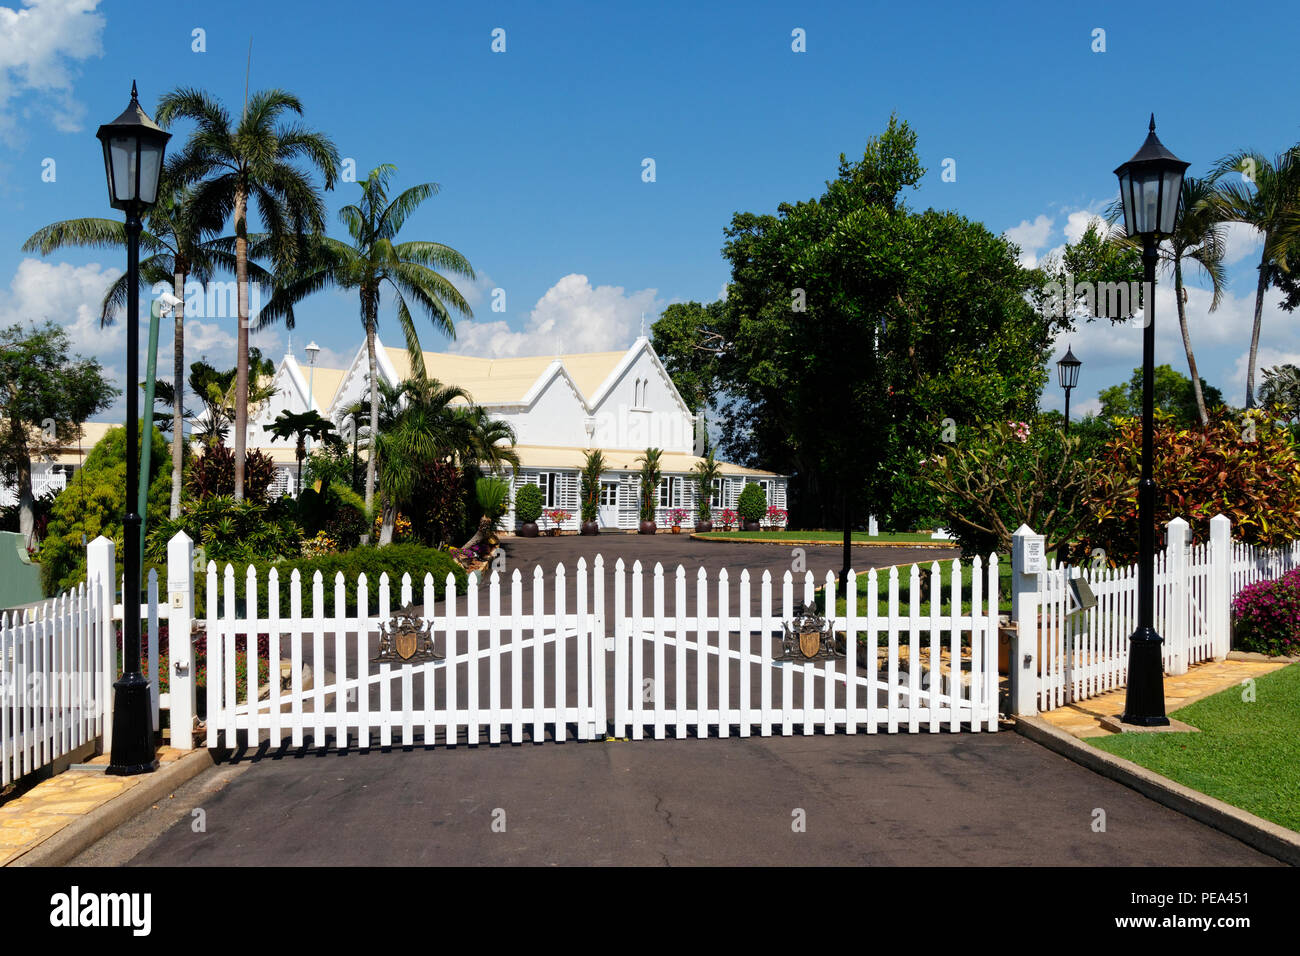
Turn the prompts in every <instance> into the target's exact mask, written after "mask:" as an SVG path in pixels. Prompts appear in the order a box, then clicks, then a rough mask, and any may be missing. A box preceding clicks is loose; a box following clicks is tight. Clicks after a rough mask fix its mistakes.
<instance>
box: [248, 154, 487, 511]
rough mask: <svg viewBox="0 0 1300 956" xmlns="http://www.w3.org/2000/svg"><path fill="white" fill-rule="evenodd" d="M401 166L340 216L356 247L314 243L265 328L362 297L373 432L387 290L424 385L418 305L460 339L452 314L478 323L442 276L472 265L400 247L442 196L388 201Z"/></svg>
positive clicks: (426, 193)
mask: <svg viewBox="0 0 1300 956" xmlns="http://www.w3.org/2000/svg"><path fill="white" fill-rule="evenodd" d="M396 169H397V167H395V166H392V165H390V164H384V165H381V166H377V167H375V168H374V169H372V170H371V171H370V175H369V176H368V177H367V178H366V180H365V181H364V182H362V183H359V184H358V185H359V186H360V187H361V198H360V201H359V202H358V203H356V204H349V205H347V206H344V207H343V208H342V209H341V210H339V219H340V220H341V221H342V222H343V224H344V225H345V226H346V227H347V230H348V236H349V238H350V239H351V242H350V243H349V242H342V241H340V240H338V239H332V238H330V237H328V236H320V237H318V238H316V239H315V240H313V241H312V243H311V255H310V257H308V258H305V259H304V260H303V261H302V262H301V263H300V265H299V267H298V268H297V270H296V271H294V272H293V273H291V274H290V275H289V276H288V277H287V278H286V279H285V281H284V282H283V283H281V285H280V287H279V288H277V289H276V290H275V294H274V295H273V296H272V298H271V301H270V302H269V303H268V304H267V306H266V308H265V309H263V310H262V323H263V324H264V325H265V324H267V323H270V322H274V321H278V320H279V319H284V320H285V322H286V324H287V325H288V326H289V327H292V325H293V307H294V305H295V304H296V303H298V302H301V301H302V300H303V299H305V298H306V297H307V296H309V295H311V294H312V293H313V292H317V291H319V290H321V289H325V288H330V287H333V288H336V289H343V290H355V291H356V292H357V293H358V294H359V295H360V298H361V324H362V326H363V328H364V329H365V333H366V353H367V358H368V361H369V366H370V431H371V434H377V433H378V432H379V386H378V382H379V371H378V361H377V358H376V354H375V337H376V335H377V334H378V330H379V300H380V294H381V292H382V291H383V289H384V287H385V286H387V287H388V288H389V289H391V291H392V293H393V296H394V299H395V301H396V303H397V320H398V323H399V324H400V325H401V327H402V334H403V335H404V336H405V338H406V348H407V352H408V353H409V354H410V357H411V367H412V368H413V369H414V371H415V377H416V378H417V379H423V378H424V375H425V370H424V352H423V349H422V348H421V346H420V337H419V335H418V333H417V331H416V328H415V320H414V319H413V318H412V316H411V303H414V304H415V305H416V306H417V307H419V309H420V310H421V311H423V312H425V313H427V314H428V316H429V319H430V320H431V321H432V322H433V324H434V327H435V328H437V329H438V330H439V331H442V332H444V333H446V335H447V336H448V338H455V335H456V326H455V324H454V322H453V321H452V312H453V311H455V312H456V313H458V314H460V315H463V316H465V317H466V318H473V315H474V312H473V310H472V309H471V308H470V306H469V303H468V302H466V301H465V298H464V296H462V295H461V294H460V291H459V290H457V288H456V286H455V285H453V284H452V283H451V281H450V280H449V279H448V278H447V277H446V276H444V275H443V274H442V272H439V271H438V270H439V269H441V270H445V271H447V272H450V273H452V274H454V275H458V276H462V277H464V278H467V279H473V278H474V269H473V267H472V266H470V264H469V260H468V259H466V258H465V257H464V256H463V255H461V254H460V253H459V252H457V251H456V250H455V249H453V248H451V247H450V246H446V245H443V244H442V243H440V242H426V241H419V240H413V241H409V242H398V241H397V235H398V233H400V232H401V230H402V226H403V225H405V224H406V220H407V218H408V217H409V216H410V215H411V214H412V213H413V212H415V210H416V209H418V208H419V206H420V204H421V203H423V202H424V201H425V200H426V199H428V198H429V197H431V196H434V195H436V194H437V192H438V189H439V186H438V184H437V183H423V184H421V185H419V186H412V187H410V188H409V189H406V190H404V191H403V192H401V193H400V194H398V196H397V197H396V198H394V199H393V200H391V201H390V200H389V198H388V182H389V179H390V178H391V177H392V174H393V173H394V172H396ZM377 464H378V462H377V461H376V456H374V455H371V456H369V457H368V458H367V460H366V507H367V508H371V507H372V506H373V502H374V495H375V468H376V465H377Z"/></svg>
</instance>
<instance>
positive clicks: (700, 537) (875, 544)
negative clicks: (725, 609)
mask: <svg viewBox="0 0 1300 956" xmlns="http://www.w3.org/2000/svg"><path fill="white" fill-rule="evenodd" d="M690 539H691V540H692V541H703V542H705V543H706V544H771V545H781V546H789V545H792V544H793V545H800V546H802V545H810V544H811V545H825V546H827V547H831V548H840V547H843V546H844V545H843V542H842V541H834V540H830V541H825V540H821V539H819V538H779V539H776V538H709V537H706V536H705V535H704V534H699V533H696V532H694V531H692V532H691V533H690ZM849 544H850V546H852V547H854V548H922V549H925V548H934V549H936V550H943V551H955V550H957V545H956V544H955V543H954V542H952V541H850V542H849Z"/></svg>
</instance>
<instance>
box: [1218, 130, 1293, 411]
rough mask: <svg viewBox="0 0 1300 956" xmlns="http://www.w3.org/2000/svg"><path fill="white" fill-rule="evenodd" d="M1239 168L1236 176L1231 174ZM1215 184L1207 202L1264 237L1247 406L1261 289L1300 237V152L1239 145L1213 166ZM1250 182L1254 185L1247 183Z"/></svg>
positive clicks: (1283, 264)
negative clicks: (1272, 152)
mask: <svg viewBox="0 0 1300 956" xmlns="http://www.w3.org/2000/svg"><path fill="white" fill-rule="evenodd" d="M1230 173H1239V174H1240V179H1239V180H1238V179H1235V178H1234V177H1231V176H1229V174H1230ZM1211 181H1212V182H1213V183H1214V186H1215V190H1214V196H1213V198H1212V200H1211V202H1212V203H1213V204H1214V206H1215V211H1216V215H1217V216H1218V217H1219V218H1220V219H1221V220H1223V221H1225V222H1242V223H1246V224H1247V225H1251V226H1254V227H1255V228H1256V229H1258V230H1259V232H1260V233H1261V234H1262V236H1263V239H1264V246H1263V249H1262V250H1261V251H1260V256H1259V279H1258V281H1257V282H1256V285H1255V322H1254V326H1253V327H1252V329H1251V333H1250V359H1249V364H1248V365H1247V367H1246V407H1247V408H1252V407H1254V405H1255V363H1256V360H1257V355H1258V353H1259V329H1260V322H1261V319H1262V318H1263V314H1264V293H1265V292H1266V291H1268V286H1269V282H1270V279H1271V276H1272V274H1273V270H1274V269H1282V270H1284V271H1285V270H1286V269H1287V268H1288V266H1287V264H1286V262H1287V254H1288V253H1289V252H1290V251H1292V250H1293V249H1295V248H1297V245H1298V240H1300V155H1298V154H1297V148H1295V147H1293V148H1292V149H1290V150H1288V151H1287V152H1285V153H1283V154H1282V155H1280V156H1276V157H1274V159H1273V162H1271V163H1270V162H1269V161H1268V160H1267V159H1266V158H1265V157H1263V156H1262V155H1260V154H1258V153H1252V152H1248V151H1242V152H1237V153H1233V154H1232V155H1231V156H1226V157H1224V158H1223V159H1221V160H1219V162H1218V163H1217V164H1216V165H1215V167H1214V173H1213V175H1212V177H1211ZM1250 185H1253V186H1254V188H1253V189H1252V188H1249V186H1250Z"/></svg>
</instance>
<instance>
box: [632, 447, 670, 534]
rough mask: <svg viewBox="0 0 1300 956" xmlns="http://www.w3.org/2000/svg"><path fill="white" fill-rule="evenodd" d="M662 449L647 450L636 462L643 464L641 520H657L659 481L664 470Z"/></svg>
mask: <svg viewBox="0 0 1300 956" xmlns="http://www.w3.org/2000/svg"><path fill="white" fill-rule="evenodd" d="M662 455H663V449H662V448H647V449H646V450H645V454H644V455H641V456H639V457H638V458H637V459H636V460H637V461H639V462H641V520H642V521H643V522H645V521H651V522H653V521H654V520H655V509H656V508H657V507H658V504H659V481H660V479H661V478H662V477H663V469H662V468H661V466H660V464H659V459H660V456H662Z"/></svg>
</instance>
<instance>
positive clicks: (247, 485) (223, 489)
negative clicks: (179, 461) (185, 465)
mask: <svg viewBox="0 0 1300 956" xmlns="http://www.w3.org/2000/svg"><path fill="white" fill-rule="evenodd" d="M275 471H276V469H275V462H274V461H272V460H271V456H270V455H267V454H265V453H264V452H260V451H258V450H257V449H256V448H248V449H245V452H244V497H245V498H246V499H248V500H250V501H268V500H270V498H271V484H272V483H273V482H274V481H275ZM185 490H186V491H187V492H189V493H190V494H191V495H193V496H194V497H195V498H211V497H214V496H217V497H219V496H223V495H225V496H230V495H234V493H235V452H234V450H233V449H230V448H227V447H226V446H225V445H224V444H221V443H218V444H216V445H209V446H208V447H207V448H205V449H204V450H203V453H202V454H200V455H199V457H198V458H196V459H194V467H193V469H192V470H191V471H190V474H189V476H188V478H187V479H186V481H185Z"/></svg>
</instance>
